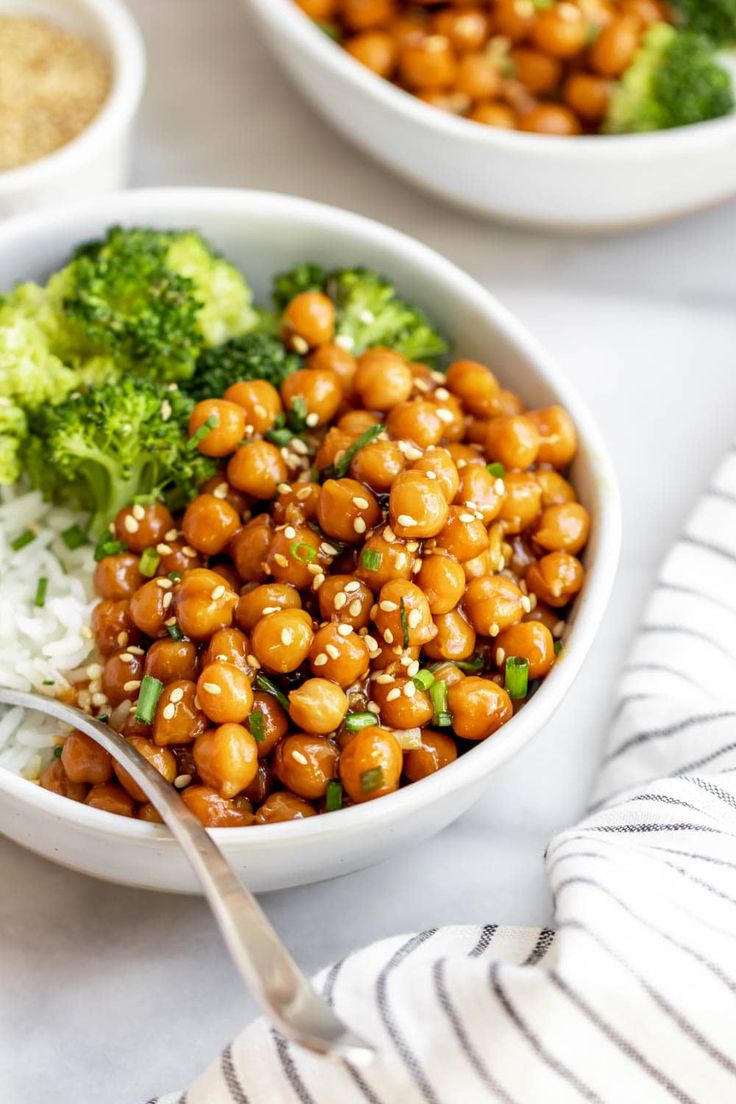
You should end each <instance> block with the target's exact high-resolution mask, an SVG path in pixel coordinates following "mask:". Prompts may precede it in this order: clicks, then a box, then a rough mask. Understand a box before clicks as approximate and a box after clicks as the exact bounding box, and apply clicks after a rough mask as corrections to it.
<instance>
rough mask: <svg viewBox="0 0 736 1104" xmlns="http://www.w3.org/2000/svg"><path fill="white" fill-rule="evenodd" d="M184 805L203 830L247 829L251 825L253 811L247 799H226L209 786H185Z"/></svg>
mask: <svg viewBox="0 0 736 1104" xmlns="http://www.w3.org/2000/svg"><path fill="white" fill-rule="evenodd" d="M181 796H182V798H183V800H184V804H185V805H186V806H187V808H188V809H189V810H190V812H192V813H194V815H195V816H196V818H197V820H199V821H200V822H201V823H202V824H203V825H204V827H205V828H247V827H248V825H249V824H252V823H253V809H252V807H251V804H250V802H249V801H248V799H247V798H245V797H242V796H239V797H235V798H226V797H223V796H222V795H221V794H219V793H218V792H217V790H215V789H213V788H212V787H211V786H187V788H186V789H185V790H182V795H181Z"/></svg>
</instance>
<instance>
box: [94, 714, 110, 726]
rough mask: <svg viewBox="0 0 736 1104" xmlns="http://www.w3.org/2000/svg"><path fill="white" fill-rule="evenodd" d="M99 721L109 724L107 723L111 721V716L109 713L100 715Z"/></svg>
mask: <svg viewBox="0 0 736 1104" xmlns="http://www.w3.org/2000/svg"><path fill="white" fill-rule="evenodd" d="M97 720H98V721H102V723H103V724H107V722H108V721H109V720H110V714H109V713H100V715H99V717H98V718H97Z"/></svg>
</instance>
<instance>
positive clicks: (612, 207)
mask: <svg viewBox="0 0 736 1104" xmlns="http://www.w3.org/2000/svg"><path fill="white" fill-rule="evenodd" d="M244 2H245V4H246V6H247V7H248V8H249V10H250V11H251V12H253V13H254V15H255V16H256V19H257V22H258V24H259V25H260V27H261V28H262V30H263V32H264V35H265V37H266V39H267V40H268V42H269V43H270V45H271V47H272V49H273V51H274V53H275V54H276V56H277V57H278V58H279V60H280V61H281V63H282V65H283V66H284V68H285V70H286V71H287V73H288V74H289V75H290V76H291V77H292V78H293V80H294V82H295V83H296V84H297V85H298V87H299V88H300V90H301V91H302V92H303V93H304V95H305V97H306V98H307V99H308V100H310V101H311V102H312V103H313V104H314V106H315V107H316V108H317V109H318V111H320V112H321V113H322V114H323V115H324V116H325V117H326V118H327V119H328V120H329V121H330V122H331V123H332V124H333V125H334V126H335V127H336V128H337V130H339V131H340V133H341V134H343V135H344V136H345V137H346V138H348V139H349V140H350V141H352V142H354V143H355V144H356V145H358V146H360V148H361V149H363V150H364V151H365V152H366V153H369V154H370V155H371V156H373V157H375V158H376V159H377V160H379V161H381V162H383V164H385V165H387V166H388V167H389V168H390V169H393V170H394V171H395V172H398V173H399V174H400V175H401V176H404V177H406V178H407V179H408V180H410V181H412V182H413V183H415V184H419V185H420V186H421V187H424V188H427V189H428V190H429V191H431V192H434V193H435V194H437V195H439V196H441V197H442V198H443V199H446V200H449V201H451V202H452V203H457V204H460V205H462V206H464V207H470V208H472V209H473V210H475V211H477V212H479V213H481V214H484V215H491V216H494V217H497V218H502V219H504V220H508V221H512V222H517V223H525V224H529V225H535V226H543V227H547V228H551V229H558V230H604V229H620V228H623V227H628V226H636V225H645V224H648V223H651V222H656V221H659V220H661V219H667V218H672V217H675V216H677V215H683V214H686V213H688V212H691V211H694V210H697V209H699V208H701V207H706V206H708V205H709V204H712V203H715V202H717V201H719V200H723V199H726V198H728V197H729V196H732V195H734V194H736V116H729V117H728V118H725V119H719V120H716V121H714V122H711V123H702V124H700V125H698V126H691V127H682V128H680V129H678V130H670V131H662V132H659V133H656V134H646V135H632V136H622V137H595V136H593V137H582V138H550V137H543V136H540V135H534V134H522V133H519V132H517V131H505V130H500V129H497V128H492V127H484V126H480V125H478V124H477V123H473V122H470V121H469V120H467V119H463V118H457V117H455V116H453V115H450V114H448V113H446V112H443V111H439V110H437V109H436V108H433V107H430V106H428V105H427V104H424V103H422V101H421V100H419V99H417V98H416V97H414V96H410V95H408V94H407V93H406V92H403V91H402V90H401V89H399V88H397V87H395V86H394V85H392V84H390V83H389V82H388V81H386V80H383V79H381V78H379V77H377V76H375V75H374V74H373V73H371V72H369V70H368V69H366V68H365V67H364V66H363V65H361V64H360V63H359V62H357V61H355V60H354V59H353V58H352V57H351V56H350V55H349V54H348V53H346V52H345V51H344V50H343V49H341V48H340V47H339V46H336V45H335V44H334V43H333V42H332V41H331V40H330V39H329V38H328V37H327V35H325V34H323V33H322V31H320V30H319V29H318V28H317V27H315V26H314V24H312V23H311V22H310V20H309V19H307V18H306V16H305V15H304V14H303V13H302V12H301V11H300V9H299V8H298V7H297V5H296V4H295V3H294V0H244Z"/></svg>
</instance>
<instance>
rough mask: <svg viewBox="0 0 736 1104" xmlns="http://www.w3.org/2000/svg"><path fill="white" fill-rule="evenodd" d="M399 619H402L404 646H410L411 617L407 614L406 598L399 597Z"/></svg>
mask: <svg viewBox="0 0 736 1104" xmlns="http://www.w3.org/2000/svg"><path fill="white" fill-rule="evenodd" d="M399 619H400V620H401V635H402V637H403V643H404V647H405V648H408V647H409V619H408V617H407V616H406V605H405V604H404V599H403V598H399Z"/></svg>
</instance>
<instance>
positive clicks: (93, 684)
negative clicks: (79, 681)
mask: <svg viewBox="0 0 736 1104" xmlns="http://www.w3.org/2000/svg"><path fill="white" fill-rule="evenodd" d="M87 689H88V690H89V692H90V694H97V693H99V691H100V690H101V689H102V683H101V682H100V680H99V679H92V680H91V681H90V684H89V686H88V687H87Z"/></svg>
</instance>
